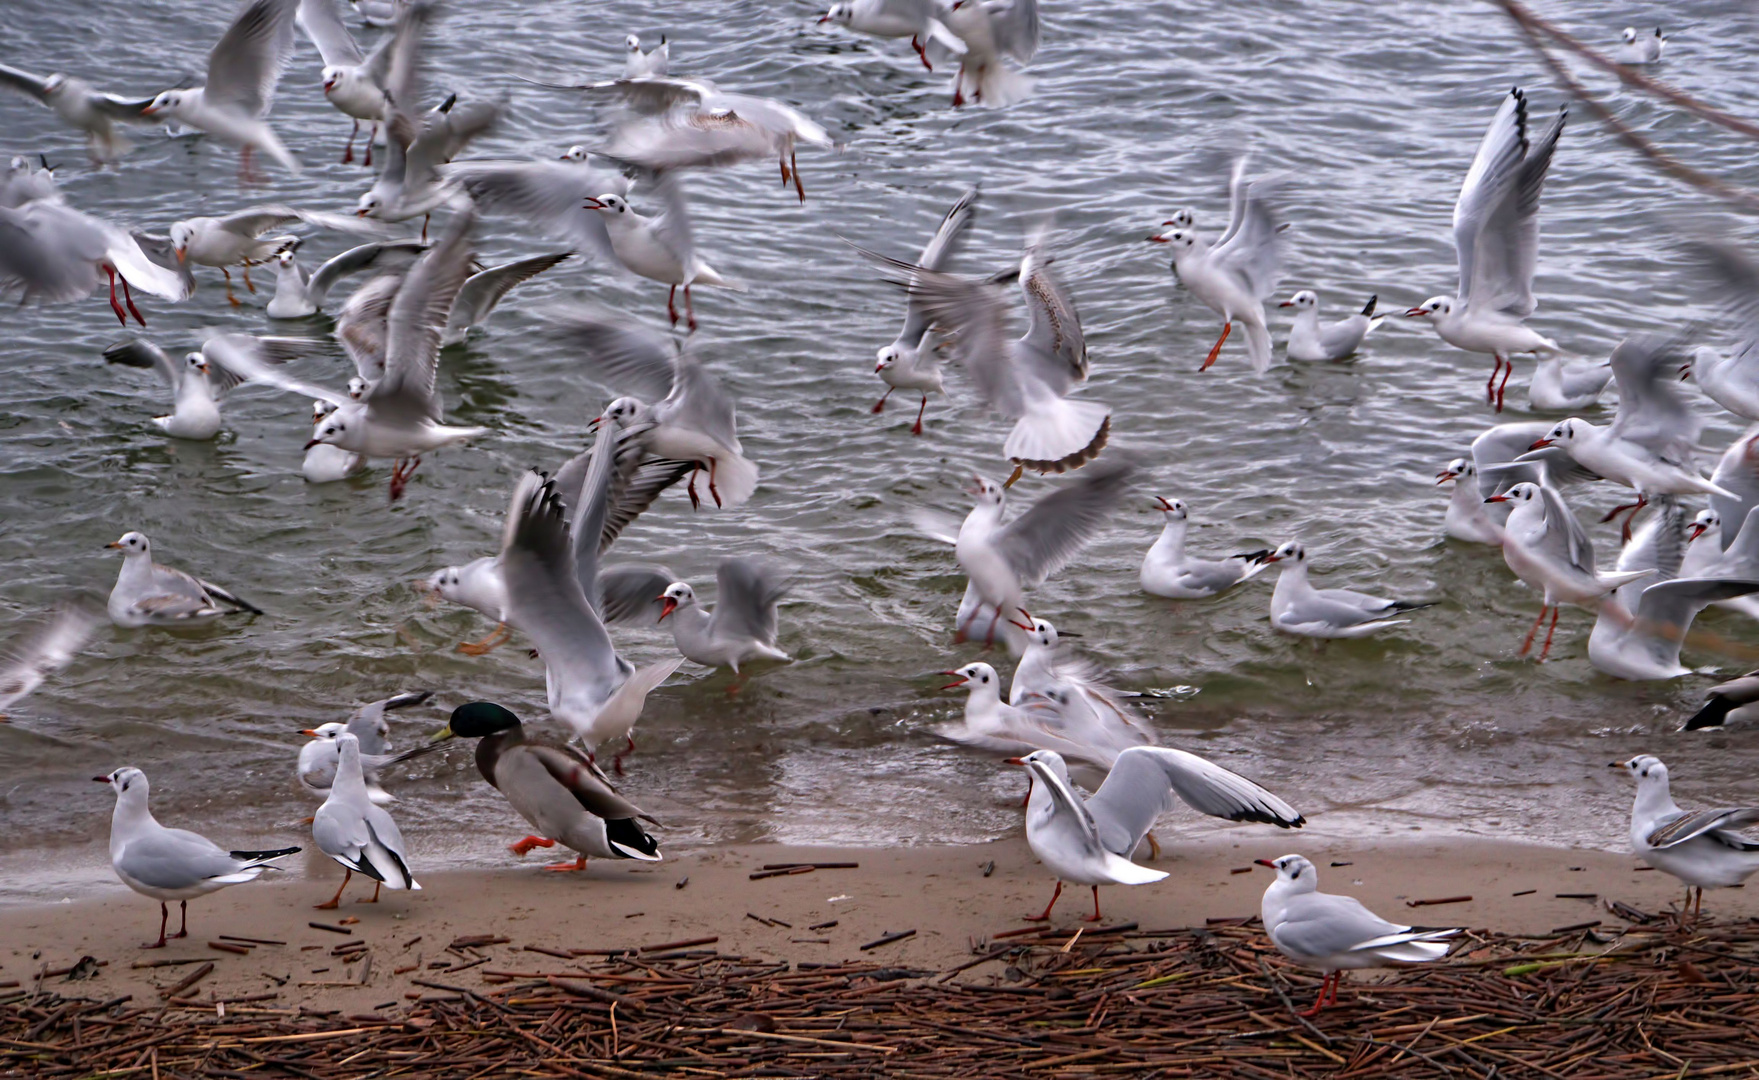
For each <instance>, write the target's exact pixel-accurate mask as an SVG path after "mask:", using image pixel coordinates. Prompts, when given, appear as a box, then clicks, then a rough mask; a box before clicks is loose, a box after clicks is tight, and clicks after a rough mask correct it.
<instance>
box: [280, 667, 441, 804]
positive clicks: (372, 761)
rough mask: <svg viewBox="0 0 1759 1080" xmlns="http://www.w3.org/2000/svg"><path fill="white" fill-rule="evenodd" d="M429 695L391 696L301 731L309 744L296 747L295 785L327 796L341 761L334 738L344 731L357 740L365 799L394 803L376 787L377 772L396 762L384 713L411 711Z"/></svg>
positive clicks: (338, 747)
mask: <svg viewBox="0 0 1759 1080" xmlns="http://www.w3.org/2000/svg"><path fill="white" fill-rule="evenodd" d="M433 696H434V694H433V691H431V690H414V691H406V692H404V693H400V694H392V695H391V696H390V697H388V698H381V699H380V700H378V701H375V702H372V703H371V704H367V705H362V706H361V707H360V708H358V709H356V710H354V713H353V715H351V716H349V718H348V720H347V721H346V722H331V723H328V724H319V725H318V726H317V727H315V728H306V729H305V730H303V731H301V732H300V734H301V735H305V736H308V737H309V738H310V739H311V741H310V742H308V743H306V744H305V745H304V746H302V747H300V748H299V763H298V766H297V767H296V769H295V773H296V775H297V777H298V779H299V786H300V787H302V788H304V789H305V790H307V791H309V792H311V793H312V794H313V795H317V796H321V797H324V798H328V797H329V794H330V787H331V785H333V784H334V783H335V782H336V769H337V768H338V767H339V766H340V764H341V761H342V751H341V747H340V745H339V744H338V743H337V742H336V737H337V736H338V735H341V734H343V733H344V732H346V733H348V734H350V735H353V736H354V737H355V738H356V739H359V740H360V764H361V771H362V774H363V775H364V776H365V778H366V789H367V797H368V798H370V799H371V800H372V801H373V802H374V803H375V804H377V805H380V806H382V805H384V804H385V803H389V802H395V801H396V799H395V798H394V797H393V796H392V795H391V794H390V792H387V791H386V790H385V789H383V788H381V787H380V786H379V770H381V769H383V768H384V767H385V766H387V765H390V764H392V763H394V762H395V761H397V760H400V759H399V757H398V756H397V755H393V754H392V753H391V725H390V724H388V723H387V722H386V721H385V713H386V712H387V711H391V710H395V709H408V708H413V707H414V706H416V705H420V704H422V703H423V702H425V701H427V700H428V699H429V698H431V697H433Z"/></svg>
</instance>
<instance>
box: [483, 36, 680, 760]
mask: <svg viewBox="0 0 1759 1080" xmlns="http://www.w3.org/2000/svg"><path fill="white" fill-rule="evenodd" d="M623 47H624V48H625V49H626V50H627V52H626V54H625V55H624V57H623V77H624V78H625V79H642V78H654V77H656V76H657V77H659V78H662V79H663V78H665V77H666V68H667V67H669V66H670V65H671V60H672V47H671V46H670V45H668V44H666V35H664V34H661V35H660V43H659V44H658V45H655V46H654V47H653V48H652V49H651V50H649V51H647V52H645V53H644V52H642V51H641V39H640V38H639V37H637V36H635V35H634V34H630V35H629V36H628V37H626V38H624V39H623ZM490 782H491V783H493V781H490Z"/></svg>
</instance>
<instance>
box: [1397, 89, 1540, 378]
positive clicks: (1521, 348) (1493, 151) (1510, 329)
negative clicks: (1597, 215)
mask: <svg viewBox="0 0 1759 1080" xmlns="http://www.w3.org/2000/svg"><path fill="white" fill-rule="evenodd" d="M1568 115H1569V109H1568V107H1567V106H1566V107H1562V108H1559V109H1558V114H1557V119H1556V120H1554V121H1552V124H1551V127H1549V128H1547V129H1546V131H1545V134H1544V135H1542V136H1540V138H1539V142H1538V143H1537V144H1532V143H1530V142H1529V141H1528V139H1527V95H1526V94H1524V93H1522V92H1521V88H1520V87H1516V88H1515V89H1513V90H1511V91H1509V95H1508V97H1506V98H1504V99H1503V103H1502V106H1501V107H1500V108H1498V109H1497V111H1496V116H1495V117H1494V118H1492V120H1491V121H1490V129H1489V130H1488V131H1486V132H1485V133H1484V141H1483V142H1481V143H1479V145H1478V154H1477V156H1475V157H1474V158H1473V159H1472V167H1471V168H1470V169H1468V170H1467V171H1466V180H1465V183H1463V184H1461V185H1460V195H1459V198H1458V199H1457V200H1455V202H1454V251H1455V254H1456V255H1457V256H1458V258H1459V263H1460V287H1459V292H1458V293H1457V295H1455V296H1453V297H1447V296H1435V297H1431V298H1430V299H1428V300H1425V301H1424V302H1423V303H1422V304H1420V305H1418V306H1417V307H1414V308H1412V309H1411V310H1409V311H1407V312H1405V314H1406V315H1408V316H1413V317H1416V316H1420V317H1423V318H1426V319H1428V320H1429V321H1430V322H1432V323H1434V324H1435V332H1436V333H1437V334H1439V335H1441V339H1442V340H1443V341H1445V342H1447V343H1448V344H1449V345H1452V346H1454V347H1455V348H1457V349H1465V350H1466V351H1467V352H1477V353H1489V354H1491V356H1492V357H1494V358H1495V360H1496V366H1495V368H1494V369H1493V370H1492V371H1491V373H1490V381H1489V382H1488V383H1486V384H1485V386H1484V392H1485V397H1486V399H1487V400H1488V401H1489V402H1490V403H1492V404H1494V405H1495V406H1496V411H1497V412H1501V411H1502V401H1503V389H1504V388H1505V387H1507V386H1508V382H1509V373H1510V372H1512V371H1513V370H1514V364H1513V363H1512V362H1511V361H1510V359H1509V358H1510V357H1511V356H1512V355H1513V354H1515V353H1534V354H1536V355H1541V356H1544V355H1549V354H1552V353H1555V352H1557V351H1558V348H1557V343H1556V342H1554V341H1551V340H1550V339H1548V338H1543V337H1540V336H1539V335H1538V334H1537V333H1535V332H1534V331H1532V330H1529V329H1527V327H1526V326H1524V325H1523V324H1522V320H1523V319H1525V318H1527V316H1529V315H1531V314H1533V310H1534V308H1535V307H1537V306H1538V303H1537V301H1535V300H1534V298H1533V271H1534V269H1535V267H1536V266H1537V265H1538V262H1539V196H1540V194H1541V192H1543V191H1544V190H1545V174H1546V171H1547V170H1548V169H1550V167H1551V158H1552V154H1553V153H1554V152H1555V151H1556V150H1557V140H1558V136H1559V135H1561V134H1563V130H1564V119H1565V118H1566V117H1567V116H1568ZM1505 364H1507V365H1508V367H1507V369H1506V370H1505V368H1504V365H1505ZM1498 375H1501V376H1502V381H1501V382H1500V383H1498V382H1497V376H1498Z"/></svg>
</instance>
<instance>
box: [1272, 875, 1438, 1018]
mask: <svg viewBox="0 0 1759 1080" xmlns="http://www.w3.org/2000/svg"><path fill="white" fill-rule="evenodd" d="M1254 861H1255V862H1257V864H1258V865H1259V866H1268V867H1270V868H1271V869H1272V870H1275V871H1276V875H1277V876H1276V880H1275V881H1273V882H1271V883H1270V886H1269V887H1268V888H1266V889H1265V890H1264V902H1263V904H1262V906H1261V907H1262V910H1261V914H1262V916H1263V919H1264V932H1265V934H1266V935H1268V936H1269V937H1270V941H1271V944H1273V945H1275V946H1276V947H1277V951H1278V952H1280V953H1282V954H1283V955H1284V956H1286V957H1288V958H1289V959H1290V960H1293V961H1295V963H1297V964H1300V965H1301V966H1303V967H1310V968H1315V969H1317V970H1319V971H1321V972H1324V974H1325V978H1324V980H1323V981H1322V982H1321V983H1320V984H1319V997H1318V999H1317V1000H1315V1001H1314V1003H1313V1007H1312V1008H1310V1009H1307V1010H1306V1011H1304V1012H1302V1013H1299V1014H1298V1015H1301V1016H1316V1015H1318V1014H1319V1010H1320V1009H1323V1008H1324V1007H1325V1006H1327V1005H1336V1004H1337V1003H1338V984H1339V983H1340V982H1341V981H1342V980H1343V973H1344V972H1345V971H1353V970H1357V969H1360V968H1376V967H1390V966H1392V965H1394V964H1421V963H1426V962H1428V961H1431V960H1439V959H1441V958H1442V957H1444V956H1446V955H1447V952H1448V939H1449V938H1452V937H1453V936H1454V935H1456V934H1458V933H1459V932H1460V931H1458V930H1418V929H1416V928H1415V927H1410V926H1400V925H1399V924H1398V923H1392V922H1388V921H1387V920H1385V919H1383V918H1381V917H1380V916H1379V915H1376V914H1375V913H1374V912H1372V911H1369V910H1368V909H1367V908H1366V907H1364V906H1363V905H1362V902H1361V901H1360V900H1357V899H1356V898H1355V897H1353V896H1338V895H1336V894H1334V893H1322V892H1320V891H1319V871H1318V870H1315V869H1314V868H1313V864H1312V863H1311V862H1308V861H1307V859H1306V858H1305V857H1303V856H1300V855H1284V856H1283V857H1282V858H1280V859H1274V860H1272V859H1257V860H1254ZM1328 989H1329V991H1330V997H1329V999H1328V998H1327V996H1326V992H1327V990H1328Z"/></svg>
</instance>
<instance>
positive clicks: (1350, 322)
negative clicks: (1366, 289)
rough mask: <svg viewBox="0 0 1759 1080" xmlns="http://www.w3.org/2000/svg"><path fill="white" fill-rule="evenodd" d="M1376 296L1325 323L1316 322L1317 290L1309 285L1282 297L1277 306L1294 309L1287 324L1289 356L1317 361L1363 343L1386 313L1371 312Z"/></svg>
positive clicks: (1339, 355)
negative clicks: (1357, 309)
mask: <svg viewBox="0 0 1759 1080" xmlns="http://www.w3.org/2000/svg"><path fill="white" fill-rule="evenodd" d="M1379 300H1380V297H1378V296H1370V297H1369V298H1368V302H1367V303H1366V304H1363V305H1362V310H1361V311H1358V312H1357V313H1356V314H1354V315H1351V316H1350V317H1349V318H1347V319H1340V320H1338V321H1337V322H1334V323H1326V324H1325V325H1324V326H1321V325H1320V323H1319V294H1318V293H1316V292H1314V291H1313V290H1312V289H1302V290H1301V291H1300V292H1298V293H1296V294H1295V295H1294V296H1291V297H1289V298H1288V299H1287V300H1284V301H1283V302H1282V303H1280V304H1278V305H1277V306H1278V307H1292V308H1294V309H1295V322H1294V325H1292V326H1290V327H1289V348H1288V353H1289V359H1290V360H1301V361H1304V362H1317V361H1324V360H1343V359H1345V358H1347V357H1349V356H1351V355H1352V354H1354V353H1355V351H1356V350H1357V349H1359V348H1361V347H1362V339H1364V338H1366V337H1367V336H1368V335H1369V334H1370V333H1371V332H1372V331H1373V330H1374V328H1375V327H1377V326H1379V325H1380V324H1381V323H1383V322H1385V321H1386V316H1385V315H1376V314H1375V313H1374V305H1375V304H1376V303H1378V302H1379Z"/></svg>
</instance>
